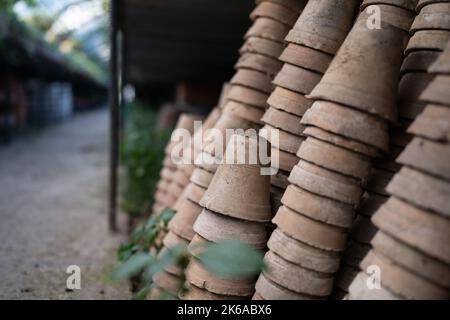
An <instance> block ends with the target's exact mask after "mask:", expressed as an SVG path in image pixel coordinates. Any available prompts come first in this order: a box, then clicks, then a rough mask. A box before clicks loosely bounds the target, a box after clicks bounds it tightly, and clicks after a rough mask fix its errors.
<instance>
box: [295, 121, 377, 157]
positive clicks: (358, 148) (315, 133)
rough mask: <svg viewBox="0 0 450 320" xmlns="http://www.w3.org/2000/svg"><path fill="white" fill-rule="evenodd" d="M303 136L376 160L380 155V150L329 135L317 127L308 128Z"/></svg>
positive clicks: (329, 133) (332, 134)
mask: <svg viewBox="0 0 450 320" xmlns="http://www.w3.org/2000/svg"><path fill="white" fill-rule="evenodd" d="M303 134H304V135H305V136H308V137H314V138H316V139H319V140H322V141H326V142H329V143H331V144H334V145H336V146H339V147H342V148H345V149H348V150H351V151H354V152H358V153H360V154H363V155H366V156H368V157H371V158H376V157H378V156H379V155H380V150H379V149H376V148H375V147H371V146H369V145H367V144H364V143H361V142H357V141H356V140H352V139H348V138H345V137H343V136H340V135H337V134H335V133H331V132H329V131H326V130H323V129H320V128H318V127H314V126H308V127H306V128H305V130H304V131H303Z"/></svg>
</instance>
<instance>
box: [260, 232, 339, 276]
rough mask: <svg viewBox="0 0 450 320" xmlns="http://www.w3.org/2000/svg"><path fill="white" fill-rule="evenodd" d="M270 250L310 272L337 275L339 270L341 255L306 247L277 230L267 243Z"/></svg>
mask: <svg viewBox="0 0 450 320" xmlns="http://www.w3.org/2000/svg"><path fill="white" fill-rule="evenodd" d="M267 246H268V247H269V249H270V250H271V251H272V252H274V253H275V254H277V255H279V256H280V257H282V258H283V259H284V260H286V261H289V262H291V263H293V264H297V265H299V266H301V267H304V268H306V269H309V270H315V271H318V272H323V273H335V272H336V271H337V270H338V269H339V261H340V255H339V254H338V253H336V252H330V251H324V250H320V249H317V248H313V247H311V246H309V245H306V244H304V243H302V242H300V241H298V240H295V239H294V238H291V237H289V236H288V235H286V234H284V233H283V232H282V231H281V230H280V229H276V230H275V231H274V232H273V233H272V235H271V237H270V239H269V242H268V243H267Z"/></svg>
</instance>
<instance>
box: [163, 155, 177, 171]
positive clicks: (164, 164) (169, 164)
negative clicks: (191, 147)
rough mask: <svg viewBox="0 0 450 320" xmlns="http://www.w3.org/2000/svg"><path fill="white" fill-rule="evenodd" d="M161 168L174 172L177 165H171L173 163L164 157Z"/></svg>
mask: <svg viewBox="0 0 450 320" xmlns="http://www.w3.org/2000/svg"><path fill="white" fill-rule="evenodd" d="M163 166H164V167H167V168H169V169H172V170H176V169H177V165H176V164H175V163H173V161H172V159H171V158H170V157H165V158H164V161H163Z"/></svg>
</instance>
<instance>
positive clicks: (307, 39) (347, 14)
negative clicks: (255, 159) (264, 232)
mask: <svg viewBox="0 0 450 320" xmlns="http://www.w3.org/2000/svg"><path fill="white" fill-rule="evenodd" d="M358 5H359V1H356V0H352V1H345V0H339V1H336V0H319V1H310V2H308V3H307V5H306V7H305V9H304V10H303V12H302V14H301V15H300V17H299V18H298V20H297V21H296V23H295V25H294V27H293V28H292V29H291V30H290V31H289V34H288V36H287V37H286V41H287V47H286V48H285V49H284V50H283V52H282V54H281V56H280V58H279V59H280V63H281V62H282V63H283V66H282V68H281V70H280V72H279V73H278V74H277V75H276V77H275V79H274V81H273V84H274V85H275V89H274V91H273V92H272V93H271V95H270V97H269V99H268V100H267V103H268V105H269V108H268V110H267V111H266V112H265V114H264V116H263V117H262V119H261V120H262V122H263V123H264V124H265V126H264V128H263V129H262V130H261V131H260V135H261V136H263V137H264V138H266V139H268V140H269V141H270V142H271V144H272V158H273V159H272V165H273V166H274V172H277V174H276V175H274V176H273V177H272V192H271V199H272V212H273V214H275V213H276V212H277V210H278V208H279V207H280V206H281V197H282V195H283V193H284V191H285V189H286V187H287V185H288V181H287V178H288V176H289V173H290V172H291V170H292V168H293V167H294V166H295V164H297V162H298V160H299V159H298V157H297V155H296V152H297V151H298V149H299V147H300V144H301V143H302V142H303V141H304V140H305V138H306V137H305V135H304V134H303V130H304V126H302V125H300V121H301V118H302V116H303V115H304V113H305V112H306V110H307V109H308V108H309V107H311V105H312V102H313V101H312V100H311V99H308V98H307V97H306V95H308V94H309V93H311V90H312V89H313V88H314V87H315V86H316V85H317V83H318V82H319V81H320V79H321V78H322V76H323V74H324V73H325V71H326V70H327V68H328V66H329V64H330V63H331V60H332V59H333V57H334V55H335V54H336V52H337V50H338V49H339V47H340V46H341V44H342V42H343V41H344V39H345V37H346V35H347V34H348V32H349V31H350V28H351V26H352V24H353V21H354V18H355V14H356V13H357V8H358ZM274 129H275V130H277V132H273V130H274Z"/></svg>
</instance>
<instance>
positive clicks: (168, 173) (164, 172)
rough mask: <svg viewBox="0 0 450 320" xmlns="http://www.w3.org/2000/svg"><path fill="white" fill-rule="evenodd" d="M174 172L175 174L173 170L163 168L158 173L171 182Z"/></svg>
mask: <svg viewBox="0 0 450 320" xmlns="http://www.w3.org/2000/svg"><path fill="white" fill-rule="evenodd" d="M174 174H175V170H171V169H169V168H163V169H162V170H161V173H160V175H161V178H163V179H165V180H167V181H169V182H172V179H173V175H174Z"/></svg>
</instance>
